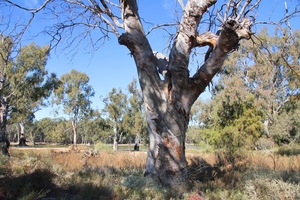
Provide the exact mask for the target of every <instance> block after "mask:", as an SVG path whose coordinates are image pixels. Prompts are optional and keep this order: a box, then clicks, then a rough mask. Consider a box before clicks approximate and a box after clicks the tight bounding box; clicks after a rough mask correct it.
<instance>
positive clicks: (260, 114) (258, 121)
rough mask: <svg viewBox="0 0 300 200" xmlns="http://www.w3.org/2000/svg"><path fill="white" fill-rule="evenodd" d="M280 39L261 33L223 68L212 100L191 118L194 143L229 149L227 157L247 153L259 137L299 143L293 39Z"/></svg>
mask: <svg viewBox="0 0 300 200" xmlns="http://www.w3.org/2000/svg"><path fill="white" fill-rule="evenodd" d="M283 33H284V32H283ZM281 34H282V32H281ZM281 34H280V32H279V31H277V35H275V36H270V35H269V34H268V33H267V30H264V31H262V32H261V33H259V34H258V35H257V38H256V39H255V40H254V42H255V43H252V42H245V43H243V44H242V45H241V46H240V52H235V53H233V54H232V56H231V57H230V58H229V59H228V60H227V61H226V62H225V64H224V65H225V67H224V69H223V70H222V71H221V72H220V73H219V74H220V76H219V78H218V81H217V82H216V83H215V86H214V87H213V89H212V93H213V95H212V100H211V101H210V102H209V103H207V104H205V105H204V104H202V105H201V106H202V109H201V112H200V113H198V115H197V116H198V117H199V118H198V120H199V122H198V124H199V127H201V130H198V134H197V135H199V134H201V136H202V137H201V136H199V137H198V138H201V139H203V140H205V141H207V142H209V143H210V144H213V145H215V146H216V147H217V148H224V147H225V148H226V146H228V147H231V148H235V149H227V150H228V151H229V152H230V151H231V152H233V151H238V150H239V148H243V149H245V148H247V147H248V148H253V147H254V143H255V142H256V141H257V139H259V138H260V137H264V138H268V139H269V140H271V141H274V142H276V143H277V144H282V143H289V142H292V141H293V142H297V141H299V123H298V122H296V121H297V120H298V119H299V117H298V116H299V115H298V113H299V107H298V106H299V99H298V98H297V96H298V95H299V89H298V88H299V84H300V82H299V77H298V72H299V70H300V68H299V63H298V61H297V57H298V55H299V49H298V48H297V46H299V44H298V41H299V39H297V37H298V34H299V33H298V31H295V32H294V35H293V36H292V37H291V38H289V39H287V38H284V37H281ZM267 46H268V47H267ZM295 47H296V48H295ZM259 49H261V50H260V51H258V50H259ZM267 49H268V50H267ZM285 59H286V61H287V62H285V61H284V60H285ZM290 67H292V68H290ZM198 141H199V140H198ZM235 142H236V143H235ZM262 145H263V144H262ZM266 145H267V144H266ZM259 148H262V147H259Z"/></svg>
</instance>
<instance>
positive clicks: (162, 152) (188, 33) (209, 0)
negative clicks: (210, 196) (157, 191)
mask: <svg viewBox="0 0 300 200" xmlns="http://www.w3.org/2000/svg"><path fill="white" fill-rule="evenodd" d="M121 3H122V5H121V8H122V17H123V20H124V29H125V33H123V34H122V35H121V36H120V37H119V43H120V44H122V45H125V46H126V47H127V48H128V49H129V50H130V52H131V54H132V55H133V57H134V60H135V63H136V66H137V71H138V76H139V82H140V85H141V88H142V92H143V97H144V106H145V111H146V120H147V128H148V134H149V141H150V144H149V149H148V153H147V155H148V157H147V162H146V171H145V175H148V176H151V177H153V178H155V179H156V180H159V181H160V182H161V183H163V184H165V185H170V186H173V187H176V186H187V183H188V182H189V176H188V173H187V162H186V157H185V135H186V131H187V128H188V123H189V114H190V109H191V106H192V104H193V103H194V101H195V100H196V99H197V98H198V96H199V95H200V94H201V93H202V92H203V91H204V89H205V88H206V86H207V85H208V84H209V82H210V81H211V79H212V78H213V77H214V75H215V74H216V73H217V72H218V71H219V70H220V69H221V66H222V65H223V62H224V60H225V59H226V57H227V56H228V54H229V53H230V52H231V51H232V50H234V49H236V48H237V46H238V43H239V40H240V39H242V38H249V34H250V28H249V27H250V24H249V23H248V22H247V20H244V19H243V20H242V21H241V22H239V21H235V20H234V19H229V20H227V21H226V22H225V23H224V24H223V27H222V30H221V31H220V34H213V33H204V34H198V33H197V29H198V26H199V23H200V20H201V18H202V15H203V14H204V13H205V12H206V11H207V8H208V7H210V6H212V5H213V4H214V3H216V0H189V1H188V2H187V5H186V6H185V10H184V14H183V16H182V18H181V22H180V25H179V28H178V32H177V35H176V37H175V39H174V43H173V46H172V49H171V52H170V55H169V57H167V56H163V55H160V54H158V53H153V50H152V49H151V46H150V44H149V42H148V40H147V38H146V36H145V33H144V30H143V27H142V23H141V21H140V18H139V15H138V9H137V6H136V5H137V4H136V1H135V0H121ZM206 45H208V46H210V47H211V52H209V56H208V57H207V60H206V61H205V63H204V64H203V65H202V66H201V68H200V69H199V70H198V71H197V72H196V74H195V75H194V76H193V77H190V74H189V71H188V65H189V57H190V53H191V50H192V48H196V47H202V46H206ZM162 72H164V73H162ZM158 73H162V74H164V75H165V79H164V80H161V79H160V78H159V75H158Z"/></svg>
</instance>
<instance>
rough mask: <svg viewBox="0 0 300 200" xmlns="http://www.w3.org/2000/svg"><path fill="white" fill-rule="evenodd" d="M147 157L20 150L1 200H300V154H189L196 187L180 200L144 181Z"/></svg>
mask: <svg viewBox="0 0 300 200" xmlns="http://www.w3.org/2000/svg"><path fill="white" fill-rule="evenodd" d="M145 158H146V154H145V153H144V152H103V151H100V152H99V154H97V155H95V156H91V157H84V156H83V153H82V152H72V151H68V152H48V153H43V154H39V153H36V152H34V151H24V150H15V151H13V152H11V157H10V158H6V157H1V158H0V162H1V166H0V173H1V174H0V199H8V200H10V199H11V200H12V199H45V200H46V199H63V200H69V199H70V200H77V199H78V200H80V199H86V200H89V199H91V200H94V199H101V200H102V199H104V200H105V199H109V200H110V199H112V200H114V199H115V200H118V199H130V200H134V199H138V200H140V199H159V200H164V199H173V200H175V199H189V200H191V199H205V200H206V199H216V200H218V199H220V200H221V199H230V200H234V199H236V200H243V199H245V200H246V199H247V200H248V199H256V200H258V199H263V200H264V199H266V200H268V199H278V200H279V199H280V200H281V199H291V200H293V199H295V200H296V199H300V176H299V171H300V155H291V156H281V155H279V154H278V153H273V154H271V155H260V154H257V153H253V154H251V153H248V154H247V155H246V154H245V155H244V156H240V157H236V158H235V159H234V160H232V158H231V157H228V156H227V155H223V154H219V155H214V161H212V159H211V158H210V160H209V159H205V156H204V155H203V156H199V155H196V154H193V155H189V156H188V163H189V172H190V179H191V181H192V182H193V188H192V189H191V190H190V191H186V193H185V194H184V195H182V196H180V197H179V196H177V195H176V192H175V193H174V190H171V189H168V188H165V187H162V186H161V185H159V184H157V183H156V182H155V181H153V180H151V179H148V178H145V177H144V176H143V172H144V168H145V164H144V163H145ZM228 159H229V160H228ZM233 161H234V162H235V163H232V162H233ZM274 163H275V164H274Z"/></svg>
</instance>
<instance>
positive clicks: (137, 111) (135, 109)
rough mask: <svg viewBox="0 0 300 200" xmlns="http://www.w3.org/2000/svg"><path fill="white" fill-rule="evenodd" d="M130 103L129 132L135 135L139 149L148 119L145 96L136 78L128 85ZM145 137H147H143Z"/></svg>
mask: <svg viewBox="0 0 300 200" xmlns="http://www.w3.org/2000/svg"><path fill="white" fill-rule="evenodd" d="M128 92H129V95H130V96H129V100H128V101H129V105H128V108H127V112H126V114H127V118H128V122H127V124H128V125H127V127H128V128H129V130H128V132H129V133H132V134H133V135H134V136H135V140H134V150H137V151H138V150H139V144H140V142H141V139H142V137H143V136H145V132H146V120H145V115H144V109H143V97H142V93H141V91H140V90H139V89H138V88H137V81H136V80H135V79H134V80H132V82H131V83H130V84H129V85H128ZM143 138H145V137H143Z"/></svg>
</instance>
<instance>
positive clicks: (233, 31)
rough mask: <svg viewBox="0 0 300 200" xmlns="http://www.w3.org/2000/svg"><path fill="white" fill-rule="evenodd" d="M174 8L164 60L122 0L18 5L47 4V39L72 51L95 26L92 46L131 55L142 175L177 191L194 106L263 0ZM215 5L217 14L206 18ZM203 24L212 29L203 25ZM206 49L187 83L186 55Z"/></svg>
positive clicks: (200, 0) (247, 34)
mask: <svg viewBox="0 0 300 200" xmlns="http://www.w3.org/2000/svg"><path fill="white" fill-rule="evenodd" d="M7 2H8V3H9V4H10V5H11V4H13V3H11V1H7ZM179 2H180V6H181V8H182V12H178V14H181V15H182V16H181V19H180V21H178V22H177V23H176V24H175V26H176V30H175V31H174V29H173V31H172V30H171V33H174V34H173V35H172V39H171V44H170V47H171V49H170V50H169V52H167V53H168V55H166V56H162V54H159V53H154V52H153V50H152V46H151V45H150V43H149V41H148V38H147V37H146V36H147V33H146V31H145V30H144V28H143V24H142V23H143V21H142V20H141V18H140V13H139V10H138V4H137V1H136V0H121V1H120V4H118V3H114V2H111V1H77V0H75V1H67V2H66V1H63V0H61V1H49V0H47V1H45V2H44V3H43V4H42V6H41V7H40V8H38V9H36V10H34V9H27V8H24V7H22V6H19V8H21V9H24V10H27V11H29V12H31V13H34V12H38V11H40V10H41V8H43V7H45V6H46V7H47V5H49V6H48V7H47V9H46V10H47V12H48V13H47V17H49V16H50V12H51V10H52V14H53V15H54V16H59V17H60V19H58V23H57V24H55V25H54V26H52V28H50V29H49V30H47V33H50V34H52V38H53V40H52V41H61V38H63V37H62V34H63V33H67V34H70V35H75V36H74V37H73V39H71V40H69V41H71V42H70V43H71V45H72V44H74V45H78V43H77V42H78V41H79V42H80V41H82V37H80V36H83V37H87V36H91V35H93V34H89V33H90V32H91V31H92V30H95V27H98V28H99V30H100V33H101V35H99V37H98V38H97V39H96V42H99V38H100V39H106V38H107V37H109V34H110V33H112V34H114V35H115V36H116V37H117V39H118V42H119V43H120V44H121V45H124V46H126V47H127V48H128V50H129V51H130V53H131V55H132V56H133V58H134V60H135V63H136V67H137V72H138V77H139V83H140V86H141V89H142V92H143V99H144V104H145V113H146V120H147V128H148V133H149V142H150V145H149V151H148V157H147V162H146V173H145V175H150V176H151V177H155V178H157V179H158V180H160V181H161V182H162V183H163V184H165V185H172V186H174V187H177V186H179V185H181V186H183V187H184V186H186V185H187V184H186V183H187V182H188V180H189V179H188V171H187V162H186V157H185V139H186V138H185V136H186V131H187V127H188V123H189V119H190V118H189V115H190V110H191V106H192V105H193V103H194V102H195V101H196V99H197V98H198V97H199V95H200V94H201V93H202V92H203V91H204V90H205V88H206V87H207V86H208V85H209V83H210V81H211V80H212V78H213V77H214V76H215V75H216V74H217V73H218V72H219V71H220V70H221V67H222V65H223V63H224V61H225V59H226V58H227V57H228V55H229V54H230V53H231V52H232V51H234V50H236V49H237V47H238V45H239V42H240V40H241V39H250V38H251V35H253V33H252V32H251V30H250V29H251V25H252V22H253V21H251V19H253V20H254V17H251V18H247V17H248V16H256V15H255V14H256V13H255V11H256V10H257V8H258V5H259V4H260V2H261V1H260V0H257V1H252V0H246V1H241V0H229V1H227V2H224V4H223V2H221V3H220V4H216V2H217V1H216V0H188V1H186V4H184V3H183V2H182V1H179ZM215 4H216V6H217V7H218V8H217V9H210V12H207V11H208V8H210V7H212V6H214V5H215ZM286 10H287V9H286ZM287 11H288V10H287ZM297 12H298V10H297V9H296V10H295V11H293V13H291V15H290V13H288V12H287V13H286V17H285V20H284V22H283V23H286V24H288V23H287V22H288V20H289V19H290V17H291V16H293V14H295V13H297ZM57 13H59V15H57ZM83 13H84V14H83ZM206 19H207V20H208V22H209V23H205V21H206ZM200 22H201V23H200ZM168 25H170V24H168ZM200 25H201V27H200ZM75 27H79V28H81V27H83V29H81V30H83V33H82V34H80V33H78V32H77V31H75V30H76V29H75ZM158 27H161V26H160V25H158ZM217 29H220V30H219V31H218V34H214V33H213V32H216V30H217ZM152 30H154V29H152ZM203 30H205V31H203ZM207 30H208V31H207ZM201 31H203V32H201ZM210 31H212V32H210ZM92 41H93V40H92ZM204 46H209V47H210V48H209V50H208V51H207V53H206V56H205V59H204V63H203V64H202V65H201V66H199V68H198V69H197V70H196V72H195V73H194V74H193V75H191V76H190V74H189V66H190V65H189V63H190V55H191V53H192V52H193V50H194V49H196V48H198V47H204ZM159 73H160V74H161V75H162V76H163V77H161V76H160V75H159ZM170 174H171V175H170Z"/></svg>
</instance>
